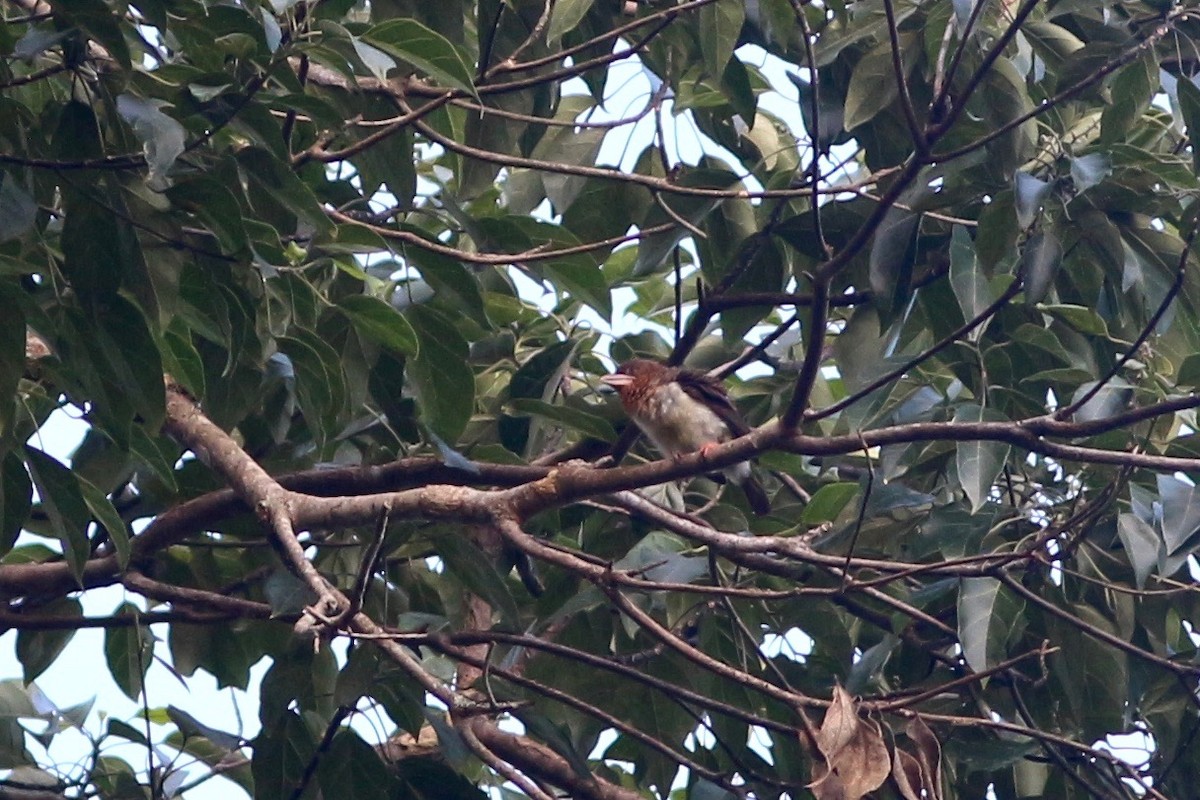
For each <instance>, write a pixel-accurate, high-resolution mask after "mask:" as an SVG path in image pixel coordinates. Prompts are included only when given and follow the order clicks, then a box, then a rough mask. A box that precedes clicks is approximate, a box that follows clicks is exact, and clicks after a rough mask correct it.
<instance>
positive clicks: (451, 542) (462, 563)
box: [433, 529, 520, 626]
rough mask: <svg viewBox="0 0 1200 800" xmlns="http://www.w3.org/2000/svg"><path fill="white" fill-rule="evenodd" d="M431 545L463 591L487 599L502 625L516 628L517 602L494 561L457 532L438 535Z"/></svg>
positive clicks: (517, 619)
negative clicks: (498, 615) (460, 584)
mask: <svg viewBox="0 0 1200 800" xmlns="http://www.w3.org/2000/svg"><path fill="white" fill-rule="evenodd" d="M433 546H434V549H435V550H437V554H438V555H439V556H440V557H441V558H442V559H443V560H444V561H445V562H446V570H447V571H448V572H449V573H450V574H451V575H454V576H455V577H456V578H457V579H458V580H459V581H461V583H462V587H463V588H464V589H465V590H467V591H468V592H471V593H472V594H477V595H479V596H480V597H482V598H483V599H484V600H487V601H488V603H489V604H491V606H492V607H493V608H494V609H496V611H497V612H498V613H499V614H500V618H501V620H503V622H504V624H505V625H507V626H516V625H517V623H518V621H519V620H520V614H519V612H518V611H517V603H516V601H515V600H514V599H513V595H512V592H511V591H509V588H508V582H507V581H505V580H504V576H503V575H501V574H500V572H499V571H498V570H497V569H496V564H495V559H493V558H489V557H488V556H487V555H486V554H485V553H484V552H483V551H482V550H480V549H479V548H478V547H476V546H475V544H474V543H472V542H471V541H469V540H468V538H467V537H466V536H464V535H463V531H462V530H460V529H455V530H453V531H450V532H447V533H444V534H439V535H437V536H436V537H434V542H433Z"/></svg>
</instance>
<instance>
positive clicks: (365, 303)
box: [338, 294, 417, 356]
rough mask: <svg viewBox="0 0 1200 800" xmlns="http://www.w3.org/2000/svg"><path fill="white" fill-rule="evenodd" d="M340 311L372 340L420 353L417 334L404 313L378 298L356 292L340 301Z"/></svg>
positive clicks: (415, 353) (408, 352)
mask: <svg viewBox="0 0 1200 800" xmlns="http://www.w3.org/2000/svg"><path fill="white" fill-rule="evenodd" d="M338 310H339V311H341V312H342V313H343V314H345V315H346V317H347V318H348V319H349V320H350V322H351V323H353V324H354V327H355V329H356V330H357V331H358V332H359V333H360V334H361V335H362V336H363V338H365V339H367V340H368V341H372V342H378V343H379V344H381V345H383V346H384V347H386V348H388V349H389V350H392V351H394V352H397V353H402V354H404V355H407V356H415V355H417V333H416V331H414V330H413V329H412V326H411V325H409V324H408V320H406V319H405V318H404V317H403V316H402V315H401V314H399V313H398V312H397V311H396V310H395V309H394V308H392V307H391V306H389V305H388V304H387V303H385V302H383V301H382V300H380V299H379V298H377V297H371V296H370V295H365V294H353V295H349V296H347V297H343V298H342V299H341V300H339V301H338Z"/></svg>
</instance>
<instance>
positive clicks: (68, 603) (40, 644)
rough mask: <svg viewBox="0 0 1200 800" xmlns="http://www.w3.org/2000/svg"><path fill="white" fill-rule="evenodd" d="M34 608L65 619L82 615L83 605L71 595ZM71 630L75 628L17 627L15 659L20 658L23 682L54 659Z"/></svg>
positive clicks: (30, 679) (65, 643)
mask: <svg viewBox="0 0 1200 800" xmlns="http://www.w3.org/2000/svg"><path fill="white" fill-rule="evenodd" d="M38 610H39V613H42V614H48V615H50V616H55V617H64V618H68V619H70V618H77V617H82V616H83V606H82V605H80V603H79V601H78V600H76V599H75V598H73V597H64V598H59V599H58V600H52V601H51V602H49V603H47V604H46V605H44V606H42V607H41V608H40V609H38ZM75 633H76V629H75V628H65V629H63V630H44V631H38V630H20V631H17V660H18V661H20V662H21V669H22V674H23V677H24V680H25V683H26V684H29V683H32V682H33V681H35V680H37V678H38V676H39V675H41V674H42V673H43V672H45V671H46V669H47V668H48V667H49V666H50V665H51V664H53V663H54V661H55V659H57V658H58V657H59V655H60V654H61V653H62V651H63V649H64V648H66V646H67V644H68V643H69V642H70V641H71V639H72V638H73V637H74V636H75Z"/></svg>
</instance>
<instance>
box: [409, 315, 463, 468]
mask: <svg viewBox="0 0 1200 800" xmlns="http://www.w3.org/2000/svg"><path fill="white" fill-rule="evenodd" d="M404 315H405V317H407V318H408V321H409V322H410V323H412V327H413V330H414V331H415V332H416V334H417V341H418V342H419V348H418V351H417V357H416V358H414V359H411V360H410V361H409V362H408V367H407V376H408V378H409V379H410V382H411V384H412V387H413V389H414V390H415V391H416V393H417V399H418V401H419V402H420V404H421V417H422V419H423V420H424V421H425V424H427V425H428V426H429V427H430V428H431V429H432V430H433V432H434V433H435V434H437V435H438V436H439V437H440V438H441V439H442V440H443V441H445V442H446V443H447V444H449V445H453V444H455V443H457V442H458V437H459V436H461V435H462V432H463V429H464V428H466V426H467V421H468V420H469V419H470V418H471V414H472V413H473V412H474V410H475V373H474V371H473V370H472V369H471V365H470V362H469V361H468V357H469V349H468V347H467V342H466V340H465V339H463V337H462V334H460V333H459V332H458V328H457V326H455V324H454V323H453V322H452V321H451V320H450V319H449V318H447V317H445V316H443V315H442V314H441V313H439V312H438V311H435V310H434V309H432V308H429V307H428V306H420V305H415V306H412V307H410V308H408V309H407V310H406V311H405V312H404Z"/></svg>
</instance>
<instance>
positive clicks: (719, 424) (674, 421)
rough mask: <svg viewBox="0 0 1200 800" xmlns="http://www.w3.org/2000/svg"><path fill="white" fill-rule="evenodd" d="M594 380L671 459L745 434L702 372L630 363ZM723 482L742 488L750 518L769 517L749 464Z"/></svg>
mask: <svg viewBox="0 0 1200 800" xmlns="http://www.w3.org/2000/svg"><path fill="white" fill-rule="evenodd" d="M600 380H601V381H602V382H604V383H606V384H608V385H609V386H612V387H613V388H615V389H616V390H617V395H618V396H620V398H621V405H622V406H624V407H625V412H626V413H627V414H629V416H630V418H632V419H633V421H634V422H636V423H637V426H638V428H640V429H641V431H642V433H644V434H646V436H647V437H649V439H650V441H651V442H653V443H654V446H655V447H657V448H658V449H659V451H660V452H662V453H663V455H666V456H670V457H671V458H679V457H680V456H683V455H686V454H687V453H693V452H696V451H700V452H701V453H704V452H705V451H707V450H709V449H711V448H713V447H716V446H717V445H718V444H721V443H722V442H727V441H729V440H730V439H734V438H737V437H738V436H741V435H742V434H745V433H749V432H750V428H749V426H747V425H746V423H745V422H743V421H742V418H741V416H740V415H739V414H738V412H737V409H736V408H734V407H733V403H732V402H730V400H729V395H728V394H726V393H725V387H724V386H723V385H722V384H721V382H720V381H719V380H717V379H716V378H710V377H709V376H708V375H705V374H703V373H700V372H693V371H692V370H687V369H678V368H676V367H668V366H665V365H663V364H660V363H658V362H657V361H651V360H650V359H647V358H635V359H634V360H632V361H626V362H625V363H624V364H621V365H620V366H619V367H617V371H616V372H615V373H613V374H612V375H605V376H604V377H603V378H601V379H600ZM725 477H727V478H729V479H730V480H731V481H733V482H734V483H736V484H738V485H739V486H741V487H742V491H743V492H745V493H746V499H747V500H749V501H750V508H751V509H753V510H754V513H755V514H759V515H760V516H761V515H763V514H769V513H770V511H771V501H770V499H769V498H768V497H767V492H766V490H765V489H763V486H762V484H761V483H759V482H758V480H757V479H756V478H755V477H754V475H753V474H752V473H751V472H750V462H748V461H743V462H742V463H741V464H734V465H733V466H732V467H727V468H726V469H725Z"/></svg>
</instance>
